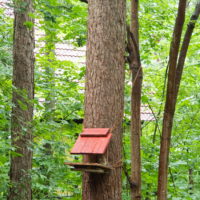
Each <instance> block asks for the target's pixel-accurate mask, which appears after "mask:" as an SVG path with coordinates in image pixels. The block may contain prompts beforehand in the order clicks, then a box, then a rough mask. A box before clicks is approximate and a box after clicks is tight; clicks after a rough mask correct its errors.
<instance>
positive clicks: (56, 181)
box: [0, 0, 200, 200]
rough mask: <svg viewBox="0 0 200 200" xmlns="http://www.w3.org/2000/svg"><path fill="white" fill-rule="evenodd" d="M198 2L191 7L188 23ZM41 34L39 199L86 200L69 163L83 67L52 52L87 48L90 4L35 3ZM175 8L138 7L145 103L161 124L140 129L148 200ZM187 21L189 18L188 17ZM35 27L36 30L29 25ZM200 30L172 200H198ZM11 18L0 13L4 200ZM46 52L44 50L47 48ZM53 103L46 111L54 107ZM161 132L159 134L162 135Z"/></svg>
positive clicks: (0, 190) (188, 69) (182, 112)
mask: <svg viewBox="0 0 200 200" xmlns="http://www.w3.org/2000/svg"><path fill="white" fill-rule="evenodd" d="M193 5H194V1H190V5H189V6H188V8H187V9H188V16H189V15H190V10H191V9H192V8H193ZM35 7H36V12H35V13H30V15H31V16H32V17H34V18H36V21H37V25H36V29H38V30H39V31H41V32H42V33H44V37H43V38H40V39H39V40H40V42H41V43H42V44H43V45H41V46H40V48H39V47H38V46H37V49H40V50H38V52H39V53H38V54H37V55H36V69H35V93H36V94H35V101H34V103H35V110H34V128H33V132H34V144H33V152H34V158H33V170H32V181H33V184H32V186H33V199H35V200H36V199H37V200H38V199H40V200H45V199H56V198H57V199H58V198H61V199H70V200H73V199H74V200H79V199H81V174H79V173H77V172H72V171H71V170H70V169H69V167H67V166H66V165H64V162H65V161H66V160H77V161H78V160H79V159H81V158H80V157H78V156H71V155H69V151H70V148H71V147H72V145H73V143H74V141H75V139H76V137H77V135H78V133H80V131H81V129H82V124H81V123H77V121H81V120H82V118H83V99H84V88H83V85H84V74H85V67H84V66H78V65H77V64H76V63H72V62H70V61H60V60H58V59H57V58H56V56H55V53H54V50H55V45H56V43H58V42H62V41H68V42H69V41H70V42H71V43H73V44H74V45H76V46H82V45H85V43H86V24H87V22H86V18H87V9H86V4H84V3H81V2H79V1H78V0H66V1H57V0H50V1H45V0H37V1H35ZM175 10H176V1H174V0H170V1H168V2H165V1H155V0H150V1H146V0H142V1H141V7H140V41H141V42H140V43H141V46H140V49H141V59H142V65H143V69H144V81H143V97H142V101H143V102H142V103H143V104H145V105H148V106H149V107H150V108H151V111H152V112H153V113H154V116H155V117H156V120H153V121H144V122H143V124H142V130H143V134H142V138H141V139H142V145H141V146H142V147H141V148H142V163H143V166H142V185H143V186H142V191H143V198H144V199H146V200H147V199H156V187H157V168H158V153H159V139H160V131H161V123H162V113H163V101H164V96H163V90H164V89H165V77H166V67H167V56H168V52H169V45H170V43H169V41H170V38H171V34H172V27H173V23H174V18H175V14H174V13H175ZM188 16H187V17H188ZM26 25H27V26H30V24H28V22H27V24H26ZM199 28H200V26H199V23H198V24H197V27H196V30H195V33H194V35H193V38H192V41H191V46H190V49H189V52H188V58H187V61H186V65H185V69H184V70H185V71H184V76H183V80H182V83H181V88H180V93H179V97H178V103H177V109H176V116H175V121H174V129H173V137H172V145H171V155H170V170H169V196H168V199H170V200H178V199H188V200H189V199H193V200H195V199H196V200H197V199H199V196H200V193H199V188H200V183H199V165H200V157H199V153H198V152H199V151H200V142H199V141H200V137H199V129H200V125H199V122H198V120H199V118H200V112H199V107H200V101H199V99H200V93H199V91H200V84H199V77H200V68H199V66H200V63H199V60H200V56H199V55H200V54H199V47H200V43H199ZM12 31H13V30H12V18H10V17H7V16H6V15H5V14H4V10H3V9H0V199H6V195H7V186H8V170H9V165H10V163H9V155H10V154H11V153H12V151H11V150H12V149H11V146H10V115H11V107H12V103H11V95H12V81H11V80H12ZM44 44H45V45H44ZM129 83H130V73H129V72H128V70H127V74H126V88H125V114H126V115H125V116H126V117H125V123H124V126H125V127H124V130H125V131H124V138H123V144H124V148H123V149H124V162H125V163H126V168H127V169H126V170H127V172H128V173H129V172H130V164H131V161H130V153H131V152H130V138H129V134H130V133H129V128H130V127H129V126H130V121H129V119H130V91H131V90H130V84H129ZM52 101H53V103H54V106H53V107H48V106H47V104H48V102H52ZM156 127H157V128H156ZM123 199H124V200H127V199H130V194H129V183H128V181H127V179H126V176H125V175H123Z"/></svg>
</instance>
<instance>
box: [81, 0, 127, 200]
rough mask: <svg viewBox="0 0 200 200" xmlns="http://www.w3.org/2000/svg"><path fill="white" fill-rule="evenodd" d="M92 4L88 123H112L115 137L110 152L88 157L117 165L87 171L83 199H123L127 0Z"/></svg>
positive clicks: (87, 79)
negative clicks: (100, 171)
mask: <svg viewBox="0 0 200 200" xmlns="http://www.w3.org/2000/svg"><path fill="white" fill-rule="evenodd" d="M88 6H89V21H88V42H87V70H86V95H85V120H84V126H85V127H86V128H87V127H88V128H89V127H99V128H103V127H110V128H112V133H113V137H112V139H111V144H110V145H109V148H108V151H107V154H106V155H104V156H85V158H84V160H85V161H87V162H92V161H94V162H103V160H104V161H105V160H107V161H106V162H108V163H109V164H111V165H113V167H114V169H113V170H111V172H110V173H109V174H103V175H98V174H92V173H85V174H84V177H83V200H121V187H122V183H121V172H122V170H121V167H122V166H121V159H122V116H123V102H124V100H123V99H124V95H123V94H124V51H125V0H115V1H109V0H98V1H93V0H89V1H88Z"/></svg>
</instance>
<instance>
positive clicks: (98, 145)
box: [71, 128, 112, 154]
mask: <svg viewBox="0 0 200 200" xmlns="http://www.w3.org/2000/svg"><path fill="white" fill-rule="evenodd" d="M111 136H112V134H111V133H110V132H109V128H85V129H84V130H83V132H82V133H81V134H80V136H79V137H78V139H77V140H76V143H75V144H74V147H73V148H72V150H71V154H104V153H105V151H106V148H107V147H108V144H109V142H110V139H111Z"/></svg>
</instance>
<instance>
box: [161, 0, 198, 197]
mask: <svg viewBox="0 0 200 200" xmlns="http://www.w3.org/2000/svg"><path fill="white" fill-rule="evenodd" d="M185 8H186V0H185V1H183V0H182V1H181V0H180V2H179V10H178V16H177V19H176V24H175V28H174V34H173V40H172V43H171V49H170V57H169V73H168V86H167V96H166V103H165V111H164V119H163V129H162V138H161V148H160V158H159V174H158V200H166V199H167V174H168V160H169V149H170V139H171V132H172V126H173V118H174V113H175V107H176V101H177V96H178V90H179V86H180V81H181V77H182V72H183V67H184V62H185V58H186V54H187V50H188V46H189V43H190V39H191V36H192V32H193V30H194V27H195V23H196V21H197V19H198V17H199V13H200V2H198V3H197V5H196V9H195V12H194V13H193V15H192V17H191V20H190V22H189V24H188V27H187V30H186V33H185V36H184V40H183V43H182V46H181V49H180V53H179V46H180V39H181V33H182V28H183V24H184V19H185ZM178 53H179V58H178ZM177 60H178V61H177Z"/></svg>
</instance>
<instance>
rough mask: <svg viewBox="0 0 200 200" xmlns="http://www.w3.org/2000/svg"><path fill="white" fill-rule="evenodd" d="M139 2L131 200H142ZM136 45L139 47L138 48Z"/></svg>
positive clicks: (134, 21) (134, 28)
mask: <svg viewBox="0 0 200 200" xmlns="http://www.w3.org/2000/svg"><path fill="white" fill-rule="evenodd" d="M138 4H139V1H138V0H132V2H131V33H132V35H133V37H134V38H135V42H136V44H134V42H133V41H132V49H133V55H132V57H130V60H131V62H130V69H131V70H132V94H131V180H132V182H133V183H134V184H132V187H131V199H132V200H138V199H141V157H140V136H141V119H140V108H141V90H142V67H141V63H140V59H138V58H140V55H139V22H138ZM134 45H137V47H136V46H135V47H134Z"/></svg>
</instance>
